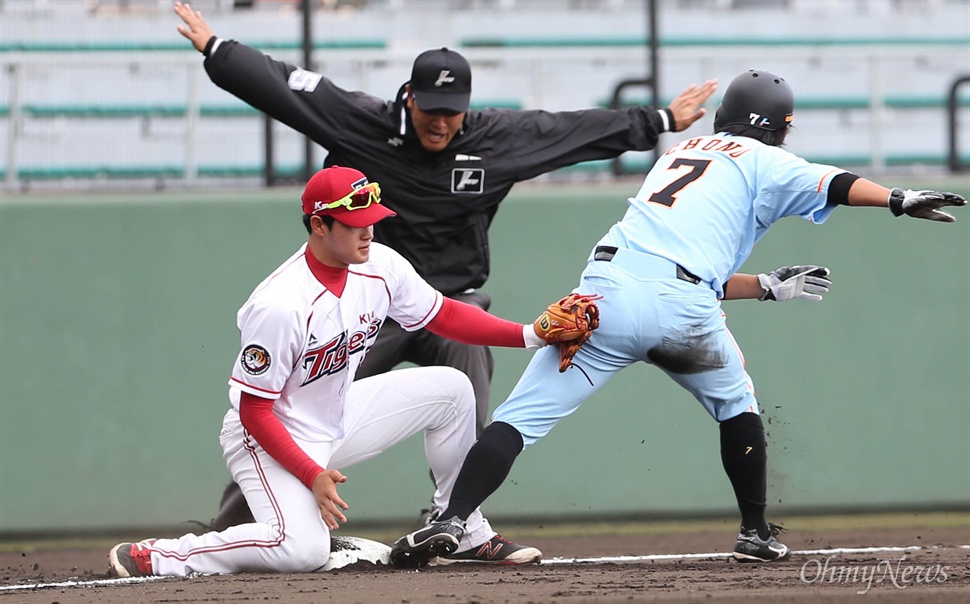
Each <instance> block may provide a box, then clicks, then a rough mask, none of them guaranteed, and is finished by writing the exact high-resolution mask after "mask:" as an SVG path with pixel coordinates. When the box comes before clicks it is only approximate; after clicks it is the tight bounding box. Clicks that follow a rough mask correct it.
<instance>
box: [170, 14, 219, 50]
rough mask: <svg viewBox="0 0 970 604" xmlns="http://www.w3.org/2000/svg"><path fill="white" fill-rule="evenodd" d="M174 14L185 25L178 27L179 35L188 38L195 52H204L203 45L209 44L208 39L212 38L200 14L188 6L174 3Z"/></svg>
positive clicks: (210, 30) (209, 29) (210, 31)
mask: <svg viewBox="0 0 970 604" xmlns="http://www.w3.org/2000/svg"><path fill="white" fill-rule="evenodd" d="M175 14H176V15H178V16H179V17H182V21H185V25H179V27H178V30H179V33H180V34H182V35H183V36H185V37H186V38H188V39H189V40H190V41H191V42H192V46H195V49H196V50H197V51H199V52H204V51H205V45H206V44H208V43H209V38H211V37H212V36H213V33H212V29H211V28H210V27H209V25H208V24H207V23H206V22H205V19H203V18H202V13H201V12H200V11H197V10H192V7H191V6H189V5H188V4H182V3H181V2H176V3H175ZM186 26H187V27H186Z"/></svg>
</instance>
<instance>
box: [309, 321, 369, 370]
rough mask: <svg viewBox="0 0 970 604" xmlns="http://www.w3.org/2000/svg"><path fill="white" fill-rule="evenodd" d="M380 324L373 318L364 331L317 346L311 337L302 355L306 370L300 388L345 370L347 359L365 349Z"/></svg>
mask: <svg viewBox="0 0 970 604" xmlns="http://www.w3.org/2000/svg"><path fill="white" fill-rule="evenodd" d="M381 323H382V321H381V319H379V318H377V317H374V318H373V319H371V321H370V323H369V324H368V325H367V327H366V328H365V329H363V330H360V331H355V332H353V333H349V334H348V332H346V331H345V332H344V333H342V334H340V335H338V336H337V337H335V338H333V339H332V340H330V341H329V342H326V343H325V344H323V345H318V344H317V343H316V338H315V337H313V338H312V340H311V342H310V348H308V349H307V350H306V352H304V353H303V363H302V365H303V368H304V369H305V370H306V378H305V379H304V380H303V383H302V384H301V386H306V385H307V384H309V383H311V382H315V381H317V380H318V379H320V378H322V377H323V376H325V375H331V374H334V373H337V372H339V371H342V370H343V369H344V368H346V367H347V359H348V357H349V356H350V355H353V354H358V353H362V352H364V351H365V350H366V349H367V342H368V341H369V340H373V339H374V338H375V337H376V336H377V332H378V331H380V329H381Z"/></svg>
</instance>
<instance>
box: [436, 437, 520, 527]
mask: <svg viewBox="0 0 970 604" xmlns="http://www.w3.org/2000/svg"><path fill="white" fill-rule="evenodd" d="M521 452H522V435H521V434H519V431H518V430H516V429H515V428H513V427H512V426H510V425H508V424H506V423H502V422H492V423H491V424H489V426H488V427H487V428H485V429H484V430H483V431H482V434H481V436H479V437H478V442H476V443H475V444H474V445H472V448H471V449H469V450H468V455H467V456H466V457H465V463H463V464H462V466H461V471H460V472H458V479H457V480H456V481H455V488H454V489H452V491H451V499H450V500H449V501H448V509H447V510H445V511H444V512H443V513H442V514H441V516H440V517H439V518H440V519H441V520H447V519H448V518H451V517H452V516H458V517H459V518H461V519H462V520H468V517H469V516H470V515H471V513H472V512H474V511H475V509H476V508H478V506H480V505H482V502H484V501H485V500H486V499H488V496H489V495H491V494H492V493H494V492H495V491H496V490H498V488H499V487H500V486H502V482H504V481H505V478H506V477H507V476H508V475H509V471H510V470H511V469H512V464H513V463H514V462H515V458H516V457H517V456H518V455H519V453H521Z"/></svg>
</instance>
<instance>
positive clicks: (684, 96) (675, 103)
mask: <svg viewBox="0 0 970 604" xmlns="http://www.w3.org/2000/svg"><path fill="white" fill-rule="evenodd" d="M203 44H204V43H203ZM715 90H717V80H708V81H706V82H704V83H703V84H701V85H700V86H698V85H697V84H691V85H690V86H688V87H687V89H686V90H684V91H683V92H681V93H680V94H679V95H677V98H675V99H674V100H672V101H670V105H669V106H668V107H667V109H669V110H670V113H671V114H673V116H674V123H673V124H671V125H670V129H671V131H673V132H680V131H681V130H686V129H687V128H688V127H689V126H690V125H691V124H693V123H694V122H696V121H697V120H699V119H701V118H702V117H704V114H705V113H707V110H705V109H704V108H703V107H701V105H703V104H704V102H705V101H707V99H708V98H710V96H711V95H712V94H714V91H715Z"/></svg>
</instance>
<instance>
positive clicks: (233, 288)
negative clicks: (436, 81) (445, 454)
mask: <svg viewBox="0 0 970 604" xmlns="http://www.w3.org/2000/svg"><path fill="white" fill-rule="evenodd" d="M893 184H900V185H904V186H909V185H916V184H917V183H913V182H899V183H893ZM937 185H939V183H937ZM946 186H947V187H952V186H959V187H962V188H961V189H960V190H961V191H962V192H963V193H965V194H966V193H970V183H963V184H962V185H961V183H960V182H955V183H952V182H951V183H946ZM636 187H637V183H635V182H627V183H623V184H621V185H618V186H609V187H607V186H603V187H596V188H582V187H569V188H565V187H564V188H536V187H530V186H528V185H524V186H520V187H519V188H518V189H517V190H516V191H515V192H514V194H513V195H512V197H511V198H510V199H509V200H507V201H506V202H505V204H504V208H503V209H502V211H501V212H499V214H498V216H497V218H496V221H495V224H494V226H493V228H492V243H493V248H494V249H493V262H494V265H493V275H492V277H491V279H490V281H489V285H488V288H487V290H488V291H489V292H490V293H491V294H492V296H493V298H494V300H495V303H494V307H493V311H494V312H495V313H497V314H500V315H502V316H505V317H508V318H512V319H516V320H520V321H531V320H532V319H533V318H534V317H535V315H536V314H538V312H539V310H540V309H541V308H543V307H544V306H545V305H546V304H547V303H548V302H549V301H550V300H552V299H555V298H557V297H558V296H559V295H561V294H563V293H564V292H566V291H568V290H569V289H571V288H572V287H573V286H574V285H575V282H576V280H577V278H578V275H579V272H580V271H581V269H582V266H583V260H584V258H585V256H586V254H587V253H588V249H589V247H590V246H592V245H593V244H594V243H595V241H596V239H598V237H599V236H600V234H601V233H602V232H603V231H604V230H605V229H606V228H607V227H608V226H609V225H610V224H612V223H613V222H614V221H615V220H617V219H618V218H619V217H620V216H621V214H622V211H623V209H624V206H625V201H624V200H625V197H626V196H627V195H629V194H632V193H633V192H635V190H636ZM297 199H298V191H294V190H290V189H284V190H272V191H260V192H251V191H250V192H246V191H230V192H226V193H219V194H215V193H194V194H180V195H176V194H171V193H157V194H151V195H139V196H133V195H120V194H111V195H99V196H97V197H95V196H83V195H65V196H58V197H41V196H36V195H34V196H13V195H7V196H5V197H4V199H3V202H2V203H0V533H7V532H11V531H25V530H40V531H56V530H65V529H98V528H105V527H119V526H129V527H131V526H134V527H148V526H158V525H176V524H179V523H181V522H184V521H186V520H189V519H200V520H208V519H209V518H210V517H211V516H212V515H213V514H214V513H215V509H216V504H217V503H218V499H219V495H220V494H221V491H222V487H223V484H224V482H225V480H227V478H228V472H227V471H226V470H225V467H224V465H223V462H222V459H221V451H220V449H219V445H218V438H217V437H218V432H219V427H220V421H221V417H222V415H223V414H224V412H225V410H226V409H227V408H228V401H227V398H226V391H227V386H226V380H227V379H228V375H229V370H230V366H231V363H232V362H233V358H234V357H235V354H236V352H237V348H238V334H237V332H236V329H235V312H236V309H237V308H238V307H239V306H240V305H241V304H242V303H243V302H244V300H245V299H246V297H247V296H248V294H249V292H250V291H251V290H252V288H253V287H254V286H255V285H256V284H257V283H258V282H259V281H260V280H261V279H262V278H263V277H264V276H265V275H266V274H267V273H268V272H269V271H271V270H272V269H273V268H275V267H276V266H277V265H278V264H279V262H281V261H282V259H284V258H285V257H286V256H287V255H288V254H290V253H291V252H292V250H294V249H296V247H297V246H298V245H299V244H300V243H301V241H302V240H303V239H304V237H305V231H303V228H302V225H301V224H300V222H299V210H298V206H297V203H296V200H297ZM959 214H960V216H959V222H957V223H956V224H953V225H937V224H930V223H927V222H924V221H915V220H909V219H893V218H892V217H891V216H890V215H889V213H888V212H886V211H876V210H858V209H857V210H840V211H838V212H837V213H836V215H835V216H834V217H833V218H832V219H831V220H830V221H829V222H828V223H827V224H826V225H824V226H821V227H813V226H811V225H809V224H807V223H804V222H803V221H799V220H789V221H784V222H782V223H781V224H779V225H777V226H776V227H775V228H774V229H773V230H772V232H771V233H770V234H769V235H768V236H767V237H766V238H765V240H764V241H763V242H762V244H761V245H760V246H759V248H758V250H757V251H756V254H755V255H754V256H753V257H752V259H751V261H750V262H749V263H748V267H747V268H748V269H749V270H750V271H754V272H760V271H763V270H769V269H772V268H775V267H776V266H780V265H784V264H793V263H806V262H812V263H820V264H824V265H827V266H829V267H830V268H831V269H832V271H833V280H834V286H833V288H832V291H831V293H830V294H829V295H828V296H827V298H826V300H825V301H824V302H823V303H821V304H811V303H808V302H792V303H789V304H761V303H757V302H728V303H725V309H726V311H727V312H728V315H729V325H730V326H731V328H732V330H733V331H734V333H735V335H736V337H737V339H738V340H739V342H740V344H741V346H742V347H743V349H744V351H745V355H746V358H747V366H748V369H749V372H750V373H751V375H752V376H753V378H754V380H755V384H756V385H757V389H758V394H759V398H760V400H761V404H762V407H763V410H764V414H765V416H766V417H767V421H768V431H769V441H770V475H769V485H770V505H771V507H772V509H774V510H780V511H784V510H786V509H789V510H793V509H808V508H810V509H812V510H824V509H845V508H865V509H881V508H886V507H893V508H910V507H915V506H920V507H938V506H966V505H967V504H968V503H970V400H968V393H970V372H968V371H967V368H968V367H970V323H968V321H967V310H968V308H967V300H968V299H970V245H968V241H970V236H968V235H970V232H968V228H970V226H968V225H970V216H968V215H967V212H966V211H962V212H959ZM540 224H542V225H543V226H542V228H541V230H540V229H539V227H538V226H537V225H540ZM551 233H557V234H560V233H561V236H557V237H555V238H553V237H552V236H551ZM571 239H575V241H576V242H577V243H576V244H575V245H573V244H567V243H565V242H567V241H570V240H571ZM495 356H496V367H497V369H496V376H495V380H494V389H493V401H492V404H493V407H494V406H495V405H497V404H498V403H500V402H501V400H502V399H503V397H504V396H505V395H506V394H507V393H508V392H509V390H510V389H511V387H512V385H513V384H514V381H515V380H516V379H517V378H518V376H519V374H520V372H521V370H522V369H523V368H524V366H525V364H526V363H527V361H528V358H529V355H528V353H527V352H525V351H522V350H497V351H496V355H495ZM718 455H719V454H718V431H717V427H716V425H715V424H714V422H713V421H711V419H710V418H709V417H708V416H707V415H706V414H705V413H704V412H703V410H702V409H701V407H700V406H699V405H697V404H696V403H695V402H694V401H693V400H692V399H691V398H690V396H689V395H687V394H686V393H685V392H683V391H680V390H678V389H677V388H676V387H675V386H674V385H673V384H672V383H671V382H670V381H669V380H667V379H666V378H665V377H664V376H663V375H662V374H661V373H660V372H658V371H656V370H654V369H653V368H651V367H649V366H646V365H642V366H636V367H632V368H630V369H628V370H626V371H624V372H623V373H622V374H621V375H619V376H618V377H617V378H616V379H615V380H614V381H613V382H611V383H610V384H609V385H608V386H606V387H605V388H604V389H603V390H602V391H601V392H600V393H598V395H597V396H596V397H595V398H593V399H591V400H589V401H588V402H587V403H586V404H585V405H584V406H583V407H582V408H581V409H580V410H579V411H578V412H577V413H576V414H575V415H574V416H572V417H570V418H568V419H567V420H565V421H563V422H562V424H561V425H560V426H559V427H558V428H557V429H556V430H555V431H554V432H553V433H552V434H550V435H549V437H547V438H546V439H544V440H543V441H542V442H540V443H539V444H537V445H536V446H535V447H533V448H531V449H530V450H529V451H528V452H526V453H525V454H524V455H523V456H522V457H521V458H520V460H519V462H518V463H517V464H516V466H515V468H514V469H513V472H512V475H511V477H510V479H509V481H508V482H507V483H506V485H505V486H504V487H503V488H502V489H501V490H500V491H499V492H498V493H497V494H496V495H495V496H494V497H493V498H492V499H491V500H490V501H489V502H488V504H487V511H489V512H490V513H491V515H492V516H494V517H501V516H533V517H536V518H547V517H555V516H567V515H568V516H576V515H578V516H583V517H587V518H596V517H599V516H601V515H602V514H605V513H615V514H639V513H673V512H677V513H686V514H702V513H721V512H726V513H731V512H732V510H733V509H734V503H733V496H732V494H731V490H730V487H729V485H728V483H727V480H726V479H725V478H724V476H723V472H722V470H721V465H720V459H719V456H718ZM426 467H427V466H426V464H425V461H424V460H423V456H422V452H421V445H420V442H419V441H418V440H417V439H412V440H411V441H409V442H407V443H404V444H402V445H401V446H400V447H398V449H397V450H394V451H390V452H388V453H386V454H384V455H382V456H380V457H378V458H376V459H374V460H371V461H369V462H366V463H364V464H362V465H361V466H359V467H353V468H349V469H346V474H347V475H348V476H349V477H350V480H349V481H348V483H347V484H346V485H344V486H342V487H341V492H342V495H343V497H344V499H345V500H346V501H348V502H349V503H350V505H351V513H350V516H351V518H352V519H353V520H355V521H358V522H359V521H383V520H388V519H408V518H412V517H413V516H414V515H415V513H416V512H417V510H418V509H420V508H421V507H423V506H425V505H426V504H427V500H428V497H429V496H430V484H429V482H428V478H427V470H426ZM351 526H352V525H351Z"/></svg>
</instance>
